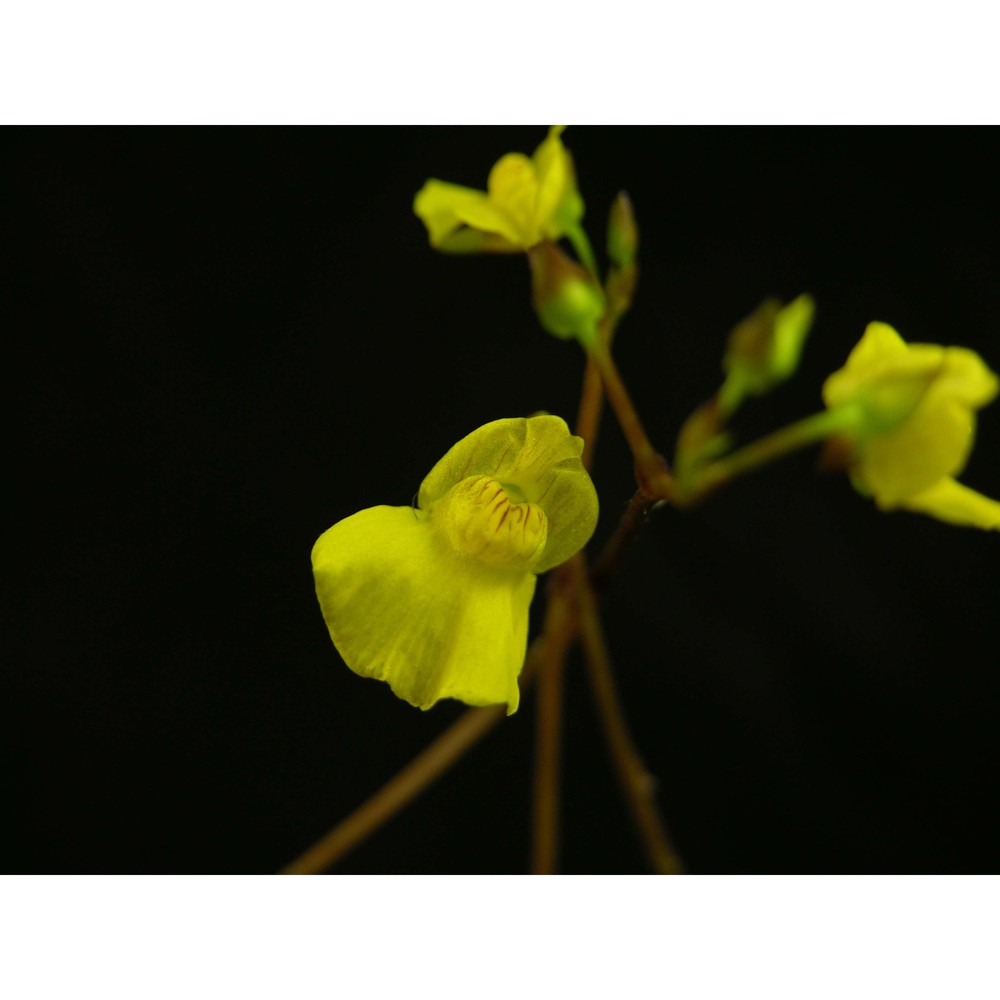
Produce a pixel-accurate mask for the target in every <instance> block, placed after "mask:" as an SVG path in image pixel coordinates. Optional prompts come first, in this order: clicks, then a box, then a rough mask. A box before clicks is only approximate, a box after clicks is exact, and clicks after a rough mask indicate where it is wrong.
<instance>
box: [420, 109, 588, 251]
mask: <svg viewBox="0 0 1000 1000" xmlns="http://www.w3.org/2000/svg"><path fill="white" fill-rule="evenodd" d="M562 131H563V129H562V127H559V126H553V127H552V128H551V129H549V134H548V137H547V138H546V139H545V140H544V141H543V142H542V144H541V145H540V146H539V147H538V149H536V150H535V153H534V155H533V156H531V157H530V158H529V157H527V156H525V155H524V154H523V153H507V154H506V155H505V156H502V157H500V159H499V160H497V162H496V164H494V166H493V169H492V170H491V171H490V175H489V179H488V180H487V182H486V191H477V190H475V189H474V188H468V187H463V186H462V185H460V184H449V183H448V182H447V181H439V180H429V181H428V182H427V183H426V184H425V185H424V186H423V187H422V188H421V189H420V190H419V191H418V192H417V195H416V197H415V198H414V199H413V211H414V212H416V214H417V215H418V216H419V217H420V219H421V220H422V221H423V223H424V225H425V226H426V227H427V233H428V235H429V236H430V241H431V246H433V247H436V248H437V249H438V250H447V251H450V252H452V253H479V252H490V251H492V252H494V253H518V252H519V251H522V250H528V249H530V248H531V247H533V246H535V245H536V244H537V243H540V242H541V241H542V240H546V239H547V240H558V239H559V238H560V237H561V236H563V235H565V234H566V232H567V231H568V230H569V229H570V228H572V227H573V226H575V225H576V224H577V223H578V222H579V221H580V219H581V218H582V216H583V201H582V200H581V198H580V194H579V192H578V191H577V188H576V175H575V173H574V170H573V160H572V157H571V156H570V155H569V153H568V152H567V150H566V147H565V146H563V144H562V140H561V139H560V138H559V136H560V134H561V133H562Z"/></svg>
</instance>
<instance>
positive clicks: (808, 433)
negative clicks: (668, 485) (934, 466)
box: [675, 406, 858, 506]
mask: <svg viewBox="0 0 1000 1000" xmlns="http://www.w3.org/2000/svg"><path fill="white" fill-rule="evenodd" d="M857 420H858V412H857V410H856V409H855V408H854V407H853V406H844V407H840V408H839V409H835V410H822V411H820V412H819V413H814V414H813V415H812V416H809V417H805V418H804V419H802V420H798V421H796V422H795V423H794V424H789V425H788V426H787V427H782V428H781V429H780V430H777V431H774V433H772V434H768V435H766V436H765V437H762V438H760V439H759V440H757V441H754V442H753V443H751V444H748V445H746V446H745V447H743V448H740V449H739V450H737V451H734V452H732V453H730V454H729V455H726V456H724V457H723V458H720V459H718V460H716V461H714V462H710V463H708V464H707V465H705V466H704V467H703V468H701V469H699V470H696V471H695V472H693V473H692V476H691V479H692V482H691V484H690V485H685V484H682V485H681V488H680V489H679V490H678V491H677V496H676V497H675V500H676V502H677V504H678V505H680V506H690V505H691V504H695V503H698V502H699V501H700V500H702V499H704V497H705V496H707V495H708V494H709V493H712V492H714V491H715V490H717V489H718V488H719V487H721V486H725V485H727V484H728V483H730V482H731V481H732V480H733V479H735V478H736V477H737V476H742V475H745V474H746V473H747V472H752V471H753V470H754V469H758V468H760V467H761V466H763V465H767V464H768V463H770V462H773V461H775V460H776V459H778V458H782V457H784V456H785V455H788V454H790V453H791V452H793V451H798V450H799V449H800V448H805V447H808V446H809V445H812V444H816V443H817V442H818V441H822V440H824V439H826V438H828V437H830V436H831V435H833V434H837V433H838V432H840V431H844V430H846V429H848V428H850V427H852V426H854V425H855V424H856V423H857Z"/></svg>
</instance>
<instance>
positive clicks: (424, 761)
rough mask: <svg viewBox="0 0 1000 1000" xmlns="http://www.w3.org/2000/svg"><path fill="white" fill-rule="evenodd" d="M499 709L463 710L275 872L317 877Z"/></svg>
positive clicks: (432, 777) (444, 765)
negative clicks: (303, 849) (297, 854)
mask: <svg viewBox="0 0 1000 1000" xmlns="http://www.w3.org/2000/svg"><path fill="white" fill-rule="evenodd" d="M543 638H544V637H543V636H539V637H538V638H537V639H536V640H535V641H534V642H533V643H532V644H531V648H530V649H529V650H528V654H527V656H526V657H525V661H524V669H523V670H522V671H521V685H522V688H523V687H525V686H526V685H527V684H529V683H530V682H531V680H532V677H533V676H534V673H535V670H536V668H537V666H538V663H539V661H540V659H541V657H542V652H543V648H544V642H543ZM505 711H506V710H505V707H504V706H503V705H489V706H487V707H486V708H470V709H469V710H468V711H466V712H465V713H463V714H462V715H461V716H459V718H458V719H456V720H455V722H453V723H452V724H451V725H450V726H449V727H448V728H447V729H446V730H445V731H444V732H443V733H442V734H441V735H440V736H439V737H438V738H437V739H436V740H434V742H433V743H431V744H430V745H428V746H427V747H425V748H424V749H423V750H422V751H421V752H420V753H419V754H417V756H416V757H414V758H413V760H411V761H410V762H409V764H407V765H406V766H405V767H404V768H403V769H402V770H401V771H400V772H399V773H398V774H397V775H396V776H395V777H393V778H391V779H390V780H389V781H387V782H386V783H385V784H384V785H383V786H382V787H381V788H380V789H379V790H378V791H377V792H375V794H374V795H372V797H371V798H370V799H368V801H367V802H365V803H363V804H362V805H360V806H358V808H357V809H355V810H354V812H352V813H351V814H350V815H349V816H347V817H346V818H345V819H343V820H342V821H341V822H340V823H338V824H337V825H336V826H335V827H334V828H333V829H332V830H331V831H330V832H329V833H327V834H326V835H325V836H324V837H322V838H321V839H320V840H318V841H316V843H315V844H313V845H312V847H310V848H308V849H307V850H306V851H304V852H303V853H302V854H300V855H299V857H297V858H296V859H295V860H294V861H293V862H291V864H288V865H286V866H285V867H284V868H282V869H281V871H280V872H279V873H278V874H279V875H318V874H320V873H321V872H325V871H326V870H327V869H328V868H330V867H331V866H332V865H334V864H335V863H336V862H337V861H338V860H339V859H340V858H342V857H343V856H344V855H345V854H347V853H348V852H349V851H351V850H352V849H353V848H355V847H357V845H358V844H360V843H361V842H362V841H363V840H365V838H366V837H368V836H369V835H370V834H372V833H374V832H375V831H376V830H377V829H378V828H379V827H380V826H382V825H383V824H384V823H385V822H386V821H387V820H389V819H391V818H392V817H393V816H394V815H395V814H396V813H397V812H399V811H400V810H401V809H402V808H404V806H407V805H409V803H410V802H412V801H413V799H415V798H416V797H417V796H418V795H419V794H420V793H421V792H422V791H424V789H425V788H427V787H428V786H429V785H431V784H432V783H433V782H434V781H436V780H437V779H438V778H439V777H440V776H441V775H442V774H444V772H445V771H447V770H448V768H449V767H451V766H452V765H453V764H454V763H455V762H456V761H457V760H459V758H461V757H462V755H463V754H464V753H465V752H466V751H467V750H469V749H470V748H471V747H472V746H474V745H475V744H476V743H477V742H478V741H479V740H480V739H482V738H483V737H484V736H485V735H486V734H487V733H488V732H489V731H490V730H491V729H492V728H493V727H494V726H496V725H497V724H498V723H499V722H500V721H501V719H503V718H504V716H505Z"/></svg>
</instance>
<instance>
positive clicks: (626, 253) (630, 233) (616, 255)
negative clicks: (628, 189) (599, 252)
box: [608, 191, 639, 270]
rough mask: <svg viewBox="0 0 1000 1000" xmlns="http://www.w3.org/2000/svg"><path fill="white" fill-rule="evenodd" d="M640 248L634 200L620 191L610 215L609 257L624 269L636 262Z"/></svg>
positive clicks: (612, 204) (618, 266)
mask: <svg viewBox="0 0 1000 1000" xmlns="http://www.w3.org/2000/svg"><path fill="white" fill-rule="evenodd" d="M638 250H639V226H638V224H637V223H636V221H635V213H634V212H633V211H632V202H631V200H630V199H629V196H628V195H627V194H626V193H625V192H624V191H619V192H618V196H617V197H616V198H615V200H614V201H613V202H612V203H611V212H610V214H609V215H608V257H609V259H610V260H611V263H612V264H614V265H615V267H617V268H620V269H622V270H624V269H625V268H628V267H631V266H632V264H633V263H635V255H636V253H637V252H638Z"/></svg>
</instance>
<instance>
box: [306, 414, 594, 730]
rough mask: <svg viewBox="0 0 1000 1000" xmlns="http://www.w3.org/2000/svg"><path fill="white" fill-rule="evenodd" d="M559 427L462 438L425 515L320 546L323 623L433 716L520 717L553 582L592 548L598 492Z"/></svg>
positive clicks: (401, 512) (530, 425)
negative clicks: (532, 635)
mask: <svg viewBox="0 0 1000 1000" xmlns="http://www.w3.org/2000/svg"><path fill="white" fill-rule="evenodd" d="M582 450H583V439H582V438H579V437H575V436H573V435H572V434H570V432H569V428H568V427H567V426H566V423H565V422H564V421H563V420H562V419H560V418H559V417H554V416H549V415H543V416H534V417H525V418H511V419H506V420H496V421H493V422H492V423H489V424H485V425H484V426H482V427H480V428H479V429H478V430H476V431H473V432H472V433H471V434H469V435H468V436H467V437H464V438H462V440H461V441H459V442H458V443H457V444H456V445H454V447H452V448H451V449H450V450H449V451H448V453H447V454H446V455H445V456H444V458H442V459H441V460H440V461H439V462H438V463H437V465H435V466H434V468H433V469H431V471H430V473H429V474H428V476H427V478H426V479H424V481H423V483H422V484H421V486H420V492H419V494H418V496H417V504H416V506H415V507H385V506H383V507H370V508H368V509H367V510H362V511H360V512H358V513H357V514H353V515H351V516H350V517H348V518H345V519H344V520H343V521H339V522H337V524H335V525H334V526H333V527H332V528H330V529H329V530H328V531H326V532H324V533H323V534H322V535H321V536H320V538H319V540H318V541H317V542H316V545H315V546H314V547H313V553H312V563H313V573H314V576H315V580H316V594H317V596H318V598H319V603H320V608H321V609H322V612H323V618H324V619H325V621H326V624H327V628H328V629H329V631H330V636H331V638H332V639H333V642H334V645H335V646H336V647H337V649H338V651H339V652H340V655H341V656H342V657H343V658H344V662H345V663H346V664H347V665H348V666H349V667H350V668H351V670H353V671H354V672H355V673H356V674H360V675H361V676H362V677H373V678H375V679H377V680H382V681H386V682H387V683H388V684H389V685H390V687H391V688H392V690H393V691H394V692H395V693H396V694H397V695H398V696H399V697H400V698H402V699H404V700H405V701H408V702H409V703H410V704H411V705H415V706H417V707H418V708H422V709H427V708H430V707H431V706H432V705H433V704H434V703H435V702H437V701H438V700H439V699H441V698H456V699H458V700H459V701H463V702H465V703H466V704H469V705H493V704H503V703H506V705H507V712H508V714H510V713H512V712H514V711H516V710H517V705H518V699H519V691H518V684H517V677H518V674H519V673H520V670H521V666H522V664H523V662H524V655H525V651H526V648H527V636H528V607H529V605H530V604H531V598H532V595H533V594H534V591H535V581H536V577H537V575H538V574H539V573H544V572H545V571H546V570H549V569H552V568H553V567H555V566H558V565H559V564H560V563H562V562H565V561H566V560H567V559H569V558H570V556H572V555H574V554H575V553H576V552H578V551H579V550H580V549H581V548H582V547H583V546H584V545H585V544H586V543H587V541H588V540H589V539H590V536H591V535H592V534H593V531H594V527H595V526H596V523H597V494H596V492H595V490H594V485H593V483H592V482H591V480H590V476H589V475H588V474H587V471H586V470H585V469H584V467H583V464H582V463H581V461H580V454H581V452H582Z"/></svg>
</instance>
